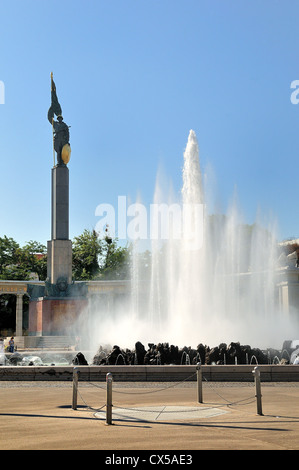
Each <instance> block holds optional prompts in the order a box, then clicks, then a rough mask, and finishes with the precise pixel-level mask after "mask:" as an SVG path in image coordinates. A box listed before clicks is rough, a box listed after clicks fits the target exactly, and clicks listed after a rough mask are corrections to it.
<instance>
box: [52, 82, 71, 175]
mask: <svg viewBox="0 0 299 470" xmlns="http://www.w3.org/2000/svg"><path fill="white" fill-rule="evenodd" d="M54 115H56V116H57V121H55V119H54ZM48 120H49V122H50V124H51V125H52V129H53V146H54V151H55V152H56V154H57V165H58V166H62V165H66V164H67V163H68V162H69V161H70V157H71V147H70V143H69V140H70V133H69V126H68V125H67V124H66V123H65V122H63V117H62V110H61V106H60V104H59V101H58V98H57V94H56V86H55V83H54V80H53V73H51V106H50V108H49V110H48ZM54 166H55V155H54Z"/></svg>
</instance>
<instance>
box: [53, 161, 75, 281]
mask: <svg viewBox="0 0 299 470" xmlns="http://www.w3.org/2000/svg"><path fill="white" fill-rule="evenodd" d="M47 274H48V279H49V281H50V283H51V284H56V282H57V280H58V279H59V278H65V279H66V280H67V282H68V284H70V283H71V281H72V242H71V240H69V169H68V167H67V166H66V165H57V166H55V167H54V168H52V215H51V240H50V241H48V266H47Z"/></svg>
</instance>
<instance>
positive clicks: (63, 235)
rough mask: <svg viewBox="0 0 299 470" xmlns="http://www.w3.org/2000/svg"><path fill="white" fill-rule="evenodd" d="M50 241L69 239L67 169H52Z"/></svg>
mask: <svg viewBox="0 0 299 470" xmlns="http://www.w3.org/2000/svg"><path fill="white" fill-rule="evenodd" d="M51 225H52V227H51V228H52V234H51V239H52V240H68V239H69V169H68V167H67V166H64V165H63V166H55V167H54V168H52V224H51Z"/></svg>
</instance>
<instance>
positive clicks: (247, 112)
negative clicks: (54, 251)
mask: <svg viewBox="0 0 299 470" xmlns="http://www.w3.org/2000/svg"><path fill="white" fill-rule="evenodd" d="M0 6H1V9H0V12H1V28H0V57H1V63H0V81H2V82H3V84H4V86H5V103H4V104H0V122H1V125H0V158H1V185H0V201H1V202H0V236H3V235H7V236H11V237H13V238H14V239H15V240H17V241H18V242H19V243H20V244H21V245H22V244H24V243H25V242H26V241H29V240H37V241H40V242H42V243H46V241H47V240H48V239H49V238H50V233H51V229H50V211H51V208H50V196H51V188H50V177H51V168H52V166H53V151H52V130H51V126H50V124H49V122H48V121H47V111H48V108H49V105H50V73H51V72H52V71H53V73H54V80H55V83H56V87H57V94H58V98H59V101H60V103H61V105H62V110H63V116H64V120H65V122H66V123H67V124H68V125H70V126H71V129H70V132H71V139H70V142H71V147H72V157H71V161H70V163H69V169H70V238H73V237H74V236H76V235H79V234H80V233H82V231H83V230H84V229H85V228H88V229H92V228H94V227H95V225H96V223H97V222H98V218H97V217H96V216H95V210H96V207H97V206H98V205H99V204H101V203H109V204H112V205H116V204H117V198H118V196H120V195H125V196H127V197H128V198H131V199H132V200H135V198H136V197H138V195H140V196H141V199H142V201H143V202H144V203H145V204H149V203H150V202H151V201H152V197H153V192H154V187H155V181H156V175H157V171H158V169H159V168H160V167H162V168H163V171H164V173H165V175H167V178H169V179H170V180H171V181H172V184H173V187H174V190H175V191H177V192H178V191H180V188H181V184H182V182H181V170H182V165H183V152H184V148H185V146H186V143H187V138H188V134H189V130H190V129H193V130H194V131H195V132H196V135H197V138H198V142H199V147H200V163H201V167H202V169H203V172H205V171H206V170H207V171H209V172H210V171H211V173H212V174H213V178H212V179H213V180H214V183H215V185H214V186H213V191H215V194H217V197H216V199H217V200H218V201H220V206H221V210H222V211H223V212H225V211H226V207H227V205H228V204H229V202H230V200H231V198H232V196H233V194H234V192H235V191H236V192H237V195H238V201H239V205H240V207H241V209H242V211H243V213H244V218H245V220H246V222H247V223H253V222H254V221H255V217H256V213H257V210H261V211H262V212H263V213H265V214H271V216H274V218H276V219H277V222H278V227H279V237H280V238H281V239H283V238H288V237H299V206H298V204H297V194H298V189H297V188H298V178H297V165H298V159H299V139H298V136H299V104H298V105H294V104H292V103H291V100H290V96H291V93H292V91H293V90H292V89H291V88H290V85H291V82H292V81H294V80H299V60H298V39H299V28H298V17H299V3H298V1H295V0H284V1H282V0H280V1H275V0H271V1H269V0H259V1H258V0H250V1H249V0H248V1H244V0H209V1H204V0H105V1H103V0H87V1H84V2H83V1H77V0H72V1H70V0H60V1H57V0H51V1H46V0H18V1H17V0H9V1H6V0H3V1H1V4H0Z"/></svg>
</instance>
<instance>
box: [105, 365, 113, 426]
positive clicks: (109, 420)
mask: <svg viewBox="0 0 299 470" xmlns="http://www.w3.org/2000/svg"><path fill="white" fill-rule="evenodd" d="M112 382H113V377H112V374H111V373H110V372H108V374H107V375H106V383H107V402H106V424H112V406H113V405H112Z"/></svg>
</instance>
